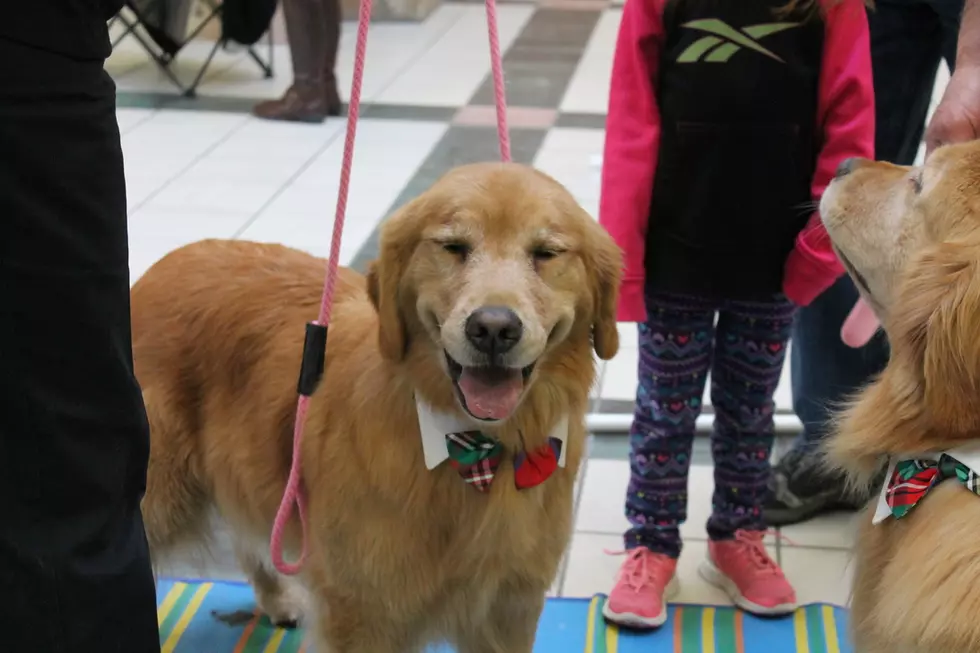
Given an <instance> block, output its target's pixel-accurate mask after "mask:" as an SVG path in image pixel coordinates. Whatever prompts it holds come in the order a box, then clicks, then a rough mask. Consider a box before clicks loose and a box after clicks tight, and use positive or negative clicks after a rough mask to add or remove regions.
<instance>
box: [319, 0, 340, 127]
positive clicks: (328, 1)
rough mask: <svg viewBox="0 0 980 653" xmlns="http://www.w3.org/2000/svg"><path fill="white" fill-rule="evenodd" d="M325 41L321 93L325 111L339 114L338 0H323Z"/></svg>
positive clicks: (334, 114) (333, 114)
mask: <svg viewBox="0 0 980 653" xmlns="http://www.w3.org/2000/svg"><path fill="white" fill-rule="evenodd" d="M323 1H324V5H323V15H324V22H323V24H324V28H325V30H326V31H325V33H324V34H325V38H326V41H325V43H324V46H323V56H324V59H323V95H324V97H325V98H326V100H327V113H328V114H329V115H331V116H339V115H340V105H341V102H340V91H339V90H338V89H337V73H336V68H337V52H338V51H339V50H340V32H341V30H340V27H341V18H342V15H341V6H340V0H323Z"/></svg>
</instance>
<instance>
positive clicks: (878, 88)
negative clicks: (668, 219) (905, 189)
mask: <svg viewBox="0 0 980 653" xmlns="http://www.w3.org/2000/svg"><path fill="white" fill-rule="evenodd" d="M971 1H972V0H971ZM962 10H963V0H875V5H874V7H873V8H872V9H869V11H868V24H869V29H870V30H871V60H872V68H873V71H874V90H875V99H876V119H875V122H876V136H875V158H877V159H880V160H883V161H890V162H892V163H896V164H899V165H912V164H913V163H914V162H915V158H916V155H917V153H918V151H919V146H920V144H921V143H922V138H923V132H924V130H925V122H926V114H927V112H928V109H929V104H930V102H931V100H932V95H933V89H934V87H935V82H936V72H937V70H938V68H939V65H940V63H941V62H942V61H945V62H946V64H947V65H948V66H949V67H950V69H951V70H954V71H955V70H957V69H958V67H959V66H960V65H961V64H963V62H961V61H958V58H957V32H958V31H959V29H960V13H961V11H962ZM967 30H968V26H967V25H966V24H964V26H963V32H964V33H967ZM973 40H974V42H977V41H980V34H977V35H976V36H974V38H973ZM975 49H978V50H980V47H975ZM971 54H972V55H973V56H972V57H971V59H972V61H971V66H972V65H973V64H977V65H980V57H977V54H980V53H971ZM954 64H955V65H956V68H954ZM955 75H956V73H955V72H954V76H955ZM958 79H963V80H967V79H972V80H974V81H972V82H965V83H972V84H973V88H974V89H975V90H980V78H978V76H977V73H976V71H972V74H971V72H970V71H964V73H963V74H962V75H960V77H958ZM960 83H964V82H957V84H960ZM951 85H952V84H951ZM978 108H980V107H978ZM936 115H937V118H939V119H942V114H941V112H940V110H937V112H936ZM973 115H974V116H976V115H977V114H976V113H974V114H973ZM974 124H980V123H974ZM857 300H858V292H857V289H856V288H855V287H854V282H853V281H851V279H850V277H848V276H846V275H845V276H843V277H841V278H840V279H838V280H837V282H836V283H835V284H834V285H833V286H831V287H830V289H829V290H827V291H826V292H825V293H823V294H822V295H820V296H819V297H817V299H816V300H814V302H813V303H812V304H810V305H809V306H806V307H804V308H802V309H801V310H800V311H799V313H798V314H797V316H796V320H795V322H794V324H793V335H792V342H793V346H792V348H791V349H792V353H791V361H790V371H791V376H792V388H793V409H794V411H795V412H796V414H797V416H798V417H799V418H800V421H801V422H802V423H803V431H802V433H801V434H800V436H799V437H798V438H797V439H796V441H795V442H794V444H793V447H792V449H791V450H790V451H788V452H787V453H786V454H785V455H784V456H783V457H782V458H781V459H780V460H779V461H778V462H777V463H776V465H775V466H774V467H773V476H772V482H771V498H770V500H769V501H768V503H767V505H766V521H767V522H768V524H769V525H770V526H787V525H790V524H795V523H798V522H801V521H805V520H807V519H810V518H811V517H814V516H816V515H819V514H821V513H825V512H828V511H833V510H855V509H857V508H859V507H861V506H862V505H863V504H864V503H865V502H866V501H867V499H868V498H869V497H870V495H868V496H857V497H854V496H851V495H849V494H848V492H847V491H846V489H845V486H844V478H843V476H842V475H839V474H835V473H831V472H828V471H826V470H824V469H823V468H822V467H821V466H820V465H819V462H818V457H817V456H815V455H814V453H815V452H816V450H817V448H818V447H819V445H820V443H821V442H822V441H823V439H824V438H825V437H826V436H827V435H828V433H829V431H830V429H831V428H832V424H831V419H832V416H833V412H834V410H836V409H837V408H839V407H840V405H841V404H842V403H843V402H845V401H846V400H847V399H848V398H849V397H850V396H851V395H852V394H853V393H854V392H855V391H856V390H858V389H859V388H860V387H861V386H863V385H864V384H865V383H867V382H868V381H870V380H871V379H872V378H873V377H874V375H875V374H877V373H878V372H880V371H881V370H882V369H883V368H884V366H885V364H886V363H887V362H888V343H887V340H886V338H885V335H884V333H883V332H880V331H879V332H878V333H877V334H875V335H873V337H871V338H870V340H869V341H867V342H866V344H864V345H863V346H861V347H858V348H854V347H851V346H849V345H847V344H845V343H844V342H842V340H841V327H842V325H843V324H844V322H845V318H847V316H848V314H849V313H850V312H851V309H852V308H853V307H854V306H855V303H856V302H857ZM860 308H862V309H864V308H865V307H863V306H861V307H860ZM862 312H863V313H864V318H865V319H867V317H868V314H869V313H870V311H869V310H864V311H862ZM871 333H872V331H870V330H868V331H867V334H868V335H871ZM852 344H854V343H852Z"/></svg>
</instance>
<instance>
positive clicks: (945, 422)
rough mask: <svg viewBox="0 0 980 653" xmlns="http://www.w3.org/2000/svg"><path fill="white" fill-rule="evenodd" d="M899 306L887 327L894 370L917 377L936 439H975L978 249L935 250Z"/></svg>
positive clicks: (975, 245)
mask: <svg viewBox="0 0 980 653" xmlns="http://www.w3.org/2000/svg"><path fill="white" fill-rule="evenodd" d="M895 305H896V306H897V307H898V309H899V310H898V311H897V312H896V314H895V315H894V316H892V318H891V319H889V320H888V324H887V325H886V326H887V327H888V335H889V338H890V339H891V341H892V358H893V363H892V365H897V366H899V367H900V368H901V369H902V371H903V373H905V374H909V375H915V374H916V373H917V374H918V376H919V378H920V380H921V388H922V399H923V409H924V410H925V411H926V416H927V417H928V418H929V421H930V422H931V424H932V426H933V428H934V429H935V430H936V431H937V434H936V435H938V436H941V437H942V436H946V437H954V438H955V437H957V436H963V435H965V434H967V433H973V432H974V431H975V430H976V429H977V428H978V427H980V412H978V411H977V410H976V408H975V406H977V405H978V404H980V332H978V330H977V324H978V320H980V242H973V241H953V242H946V243H942V244H940V245H937V246H935V247H932V248H930V249H929V250H928V251H926V252H925V253H924V254H923V255H922V256H921V257H920V258H919V259H918V260H917V261H916V263H915V264H914V265H913V266H911V267H910V271H909V274H908V275H907V276H906V277H905V278H904V280H903V283H902V285H901V287H900V290H899V296H898V298H897V300H896V302H895ZM896 371H897V370H896ZM887 372H888V371H887V370H886V373H887Z"/></svg>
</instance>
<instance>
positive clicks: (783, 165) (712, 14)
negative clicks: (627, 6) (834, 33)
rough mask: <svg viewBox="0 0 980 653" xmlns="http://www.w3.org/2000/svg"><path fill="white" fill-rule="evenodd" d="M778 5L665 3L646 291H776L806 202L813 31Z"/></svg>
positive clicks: (767, 0)
mask: <svg viewBox="0 0 980 653" xmlns="http://www.w3.org/2000/svg"><path fill="white" fill-rule="evenodd" d="M635 1H636V0H635ZM638 1H643V0H638ZM783 4H785V0H668V2H667V7H666V10H665V13H664V28H665V34H666V35H665V43H664V47H663V50H662V55H661V57H662V58H661V61H660V79H659V87H658V89H657V98H658V105H659V108H660V115H661V137H660V149H659V158H658V164H657V175H656V180H655V182H654V186H653V197H652V202H651V214H650V227H649V229H648V230H647V244H646V261H645V263H646V272H647V287H648V288H649V289H651V290H656V291H667V292H681V293H690V294H697V295H702V296H708V297H720V298H728V299H755V298H765V297H769V296H771V295H773V294H774V293H778V292H781V289H782V280H783V266H784V263H785V261H786V257H787V256H788V255H789V253H790V251H791V249H792V248H793V244H794V241H795V238H796V236H797V235H798V234H799V232H800V231H801V230H802V228H803V227H804V226H805V224H806V222H807V219H808V218H809V215H810V213H811V212H812V202H811V200H812V197H811V190H810V187H811V183H812V180H813V172H814V168H815V164H816V156H817V154H818V153H819V150H820V142H819V137H820V135H819V133H818V130H817V129H816V121H817V101H818V88H819V76H820V64H821V59H822V50H823V36H824V25H823V22H822V21H821V20H820V19H819V17H817V16H814V17H810V18H809V19H807V18H806V17H800V16H790V17H781V16H778V15H777V14H776V12H775V10H776V9H777V8H779V7H780V6H782V5H783Z"/></svg>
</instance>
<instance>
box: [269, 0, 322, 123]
mask: <svg viewBox="0 0 980 653" xmlns="http://www.w3.org/2000/svg"><path fill="white" fill-rule="evenodd" d="M282 12H283V17H284V18H285V19H286V35H287V38H288V39H289V52H290V54H291V56H292V60H293V84H292V86H290V87H289V89H288V90H287V91H286V93H285V94H284V95H283V96H282V97H281V98H279V99H277V100H268V101H266V102H260V103H259V104H257V105H256V106H255V108H254V109H253V112H254V113H255V115H256V116H258V117H259V118H265V119H268V120H288V121H296V122H322V121H323V120H324V119H325V118H326V117H327V116H328V115H333V116H336V115H339V113H340V101H339V97H337V93H336V80H334V86H333V87H332V88H327V87H326V86H325V82H327V81H329V79H330V78H331V77H332V74H333V64H334V63H335V59H336V49H337V46H338V43H339V41H340V0H283V3H282ZM327 65H329V66H330V70H329V71H328V70H325V67H326V66H327ZM328 74H329V75H330V76H331V77H328Z"/></svg>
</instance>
